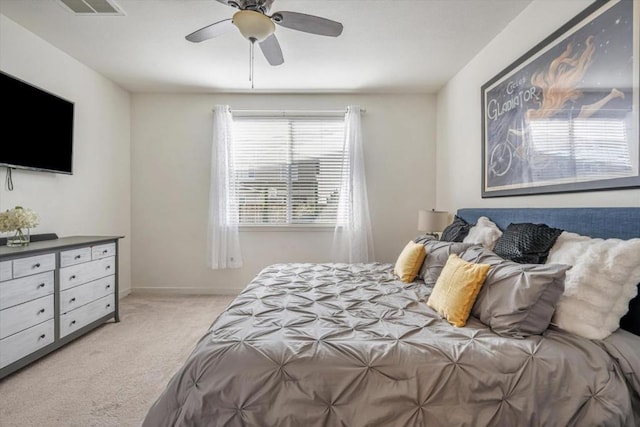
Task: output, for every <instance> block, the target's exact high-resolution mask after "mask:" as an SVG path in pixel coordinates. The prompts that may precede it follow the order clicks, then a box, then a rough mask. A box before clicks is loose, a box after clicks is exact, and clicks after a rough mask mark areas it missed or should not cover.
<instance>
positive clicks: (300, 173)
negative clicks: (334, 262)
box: [230, 116, 349, 225]
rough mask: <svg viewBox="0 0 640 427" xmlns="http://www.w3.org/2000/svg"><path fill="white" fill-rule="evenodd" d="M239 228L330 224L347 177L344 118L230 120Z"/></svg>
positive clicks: (335, 214)
mask: <svg viewBox="0 0 640 427" xmlns="http://www.w3.org/2000/svg"><path fill="white" fill-rule="evenodd" d="M232 135H233V136H232V147H231V156H232V158H233V161H232V165H233V166H232V167H233V173H232V177H233V178H232V182H231V183H230V184H231V185H234V186H235V195H236V196H235V197H237V206H238V210H239V215H238V218H239V220H238V221H239V224H240V225H310V224H323V225H334V224H335V223H336V220H337V218H336V216H337V211H338V201H339V196H340V194H339V192H340V184H341V181H342V174H345V173H347V174H348V172H349V171H348V168H349V159H348V151H345V146H344V117H253V116H249V117H247V116H239V117H234V118H233V132H232Z"/></svg>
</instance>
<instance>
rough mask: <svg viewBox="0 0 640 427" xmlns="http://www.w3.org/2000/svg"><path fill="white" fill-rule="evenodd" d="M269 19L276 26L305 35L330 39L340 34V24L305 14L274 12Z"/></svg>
mask: <svg viewBox="0 0 640 427" xmlns="http://www.w3.org/2000/svg"><path fill="white" fill-rule="evenodd" d="M271 19H272V20H273V22H275V23H276V24H278V25H281V26H283V27H286V28H291V29H292V30H298V31H304V32H305V33H311V34H318V35H321V36H330V37H338V36H339V35H340V34H342V28H343V27H342V24H341V23H339V22H336V21H332V20H330V19H327V18H321V17H319V16H314V15H307V14H305V13H298V12H276V13H274V14H273V15H272V16H271Z"/></svg>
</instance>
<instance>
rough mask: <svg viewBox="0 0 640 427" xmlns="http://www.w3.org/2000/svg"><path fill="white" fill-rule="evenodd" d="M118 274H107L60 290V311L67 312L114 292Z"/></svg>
mask: <svg viewBox="0 0 640 427" xmlns="http://www.w3.org/2000/svg"><path fill="white" fill-rule="evenodd" d="M115 283H116V276H107V277H104V278H102V279H98V280H95V281H93V282H89V283H85V284H84V285H80V286H75V287H73V288H70V289H66V290H64V291H62V292H60V313H66V312H68V311H71V310H73V309H76V308H78V307H81V306H83V305H85V304H88V303H90V302H92V301H95V300H97V299H99V298H102V297H104V296H107V295H109V294H112V293H113V290H114V289H115Z"/></svg>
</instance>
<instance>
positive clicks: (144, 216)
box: [131, 94, 435, 293]
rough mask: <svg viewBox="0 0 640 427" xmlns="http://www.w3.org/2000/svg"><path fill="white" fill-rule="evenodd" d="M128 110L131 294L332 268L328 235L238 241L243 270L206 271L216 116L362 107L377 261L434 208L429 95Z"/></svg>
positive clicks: (142, 98) (145, 105) (391, 253)
mask: <svg viewBox="0 0 640 427" xmlns="http://www.w3.org/2000/svg"><path fill="white" fill-rule="evenodd" d="M132 99H133V102H132V141H131V143H132V157H131V162H132V171H133V172H132V230H133V240H132V259H133V289H134V291H135V292H144V291H150V290H158V289H159V290H164V291H167V292H205V293H231V292H237V291H239V290H241V289H242V288H243V287H244V286H245V285H246V284H247V283H248V282H249V281H250V280H251V279H252V278H253V277H254V276H255V275H256V274H257V273H258V272H259V271H260V270H261V269H262V268H264V267H266V266H267V265H269V264H273V263H281V262H296V261H308V262H323V261H330V260H331V254H330V248H331V242H332V232H331V231H306V232H289V231H284V232H283V231H279V232H260V231H258V232H255V231H252V232H241V235H240V239H241V245H242V251H243V257H244V261H245V265H244V267H243V268H242V269H237V270H217V271H214V270H210V269H209V268H207V265H206V255H205V253H206V229H207V206H208V190H209V172H210V169H209V168H210V153H211V137H212V119H213V113H212V109H213V106H214V105H215V104H229V105H231V107H232V108H236V109H307V110H318V109H330V110H335V109H343V108H345V106H346V105H348V104H360V105H361V106H362V107H364V108H366V110H367V112H366V113H365V114H364V116H363V120H362V121H363V134H364V141H365V162H366V171H367V181H368V189H369V204H370V210H371V217H372V222H373V234H374V245H375V252H376V258H377V260H378V261H382V262H395V260H396V258H397V256H398V254H399V253H400V251H401V250H402V248H403V247H404V245H405V244H406V243H407V241H409V240H410V239H412V238H414V237H415V236H416V235H417V234H418V232H417V230H416V226H417V217H418V210H419V209H429V208H432V207H433V203H434V201H435V158H434V154H435V97H434V96H426V95H419V96H418V95H415V96H414V95H173V94H171V95H163V94H134V95H133V98H132Z"/></svg>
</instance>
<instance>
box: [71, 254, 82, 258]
mask: <svg viewBox="0 0 640 427" xmlns="http://www.w3.org/2000/svg"><path fill="white" fill-rule="evenodd" d="M80 258H82V255H76V256H74V257H73V259H80Z"/></svg>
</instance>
